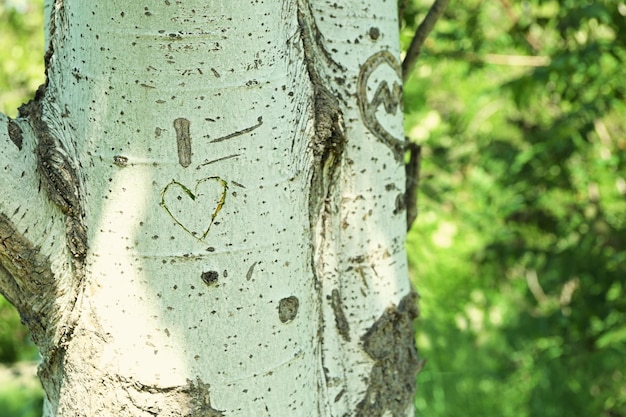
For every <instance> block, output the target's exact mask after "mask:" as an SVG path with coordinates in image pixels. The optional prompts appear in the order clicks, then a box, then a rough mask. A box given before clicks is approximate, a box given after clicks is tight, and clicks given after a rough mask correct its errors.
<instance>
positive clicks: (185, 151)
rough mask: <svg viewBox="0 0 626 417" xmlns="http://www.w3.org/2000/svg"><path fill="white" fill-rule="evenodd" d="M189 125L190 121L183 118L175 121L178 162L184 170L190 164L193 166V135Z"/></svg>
mask: <svg viewBox="0 0 626 417" xmlns="http://www.w3.org/2000/svg"><path fill="white" fill-rule="evenodd" d="M189 125H190V123H189V120H187V119H184V118H182V117H179V118H178V119H176V120H174V130H176V146H177V148H178V162H179V163H180V165H181V166H182V167H183V168H187V167H188V166H189V164H191V135H190V133H189Z"/></svg>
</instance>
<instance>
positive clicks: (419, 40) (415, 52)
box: [402, 0, 450, 81]
mask: <svg viewBox="0 0 626 417" xmlns="http://www.w3.org/2000/svg"><path fill="white" fill-rule="evenodd" d="M448 3H450V0H435V3H433V5H432V7H431V8H430V10H429V11H428V13H427V14H426V17H425V18H424V20H423V21H422V23H420V25H419V26H418V27H417V30H416V31H415V36H414V37H413V40H412V41H411V45H410V46H409V49H408V51H407V52H406V57H405V58H404V61H402V80H403V81H406V80H407V78H409V75H410V74H411V71H412V70H413V67H414V66H415V62H416V61H417V58H418V57H419V55H420V53H421V52H422V45H423V44H424V41H425V40H426V38H427V37H428V35H429V34H430V32H431V31H432V30H433V27H434V26H435V23H437V20H439V18H440V17H441V15H442V14H443V12H444V10H446V7H447V6H448Z"/></svg>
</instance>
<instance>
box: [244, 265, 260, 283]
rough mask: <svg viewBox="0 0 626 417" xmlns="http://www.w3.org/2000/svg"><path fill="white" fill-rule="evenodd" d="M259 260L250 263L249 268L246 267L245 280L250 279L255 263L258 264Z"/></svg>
mask: <svg viewBox="0 0 626 417" xmlns="http://www.w3.org/2000/svg"><path fill="white" fill-rule="evenodd" d="M258 263H259V261H256V262H255V263H253V264H252V265H250V268H248V272H246V280H247V281H250V280H251V279H252V274H253V273H254V267H255V266H256V264H258Z"/></svg>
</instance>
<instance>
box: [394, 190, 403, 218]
mask: <svg viewBox="0 0 626 417" xmlns="http://www.w3.org/2000/svg"><path fill="white" fill-rule="evenodd" d="M404 197H405V196H404V194H403V193H400V194H398V195H397V196H396V207H395V208H394V209H393V214H399V213H402V212H403V211H404V210H405V209H406V201H405V198H404Z"/></svg>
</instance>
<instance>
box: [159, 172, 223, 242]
mask: <svg viewBox="0 0 626 417" xmlns="http://www.w3.org/2000/svg"><path fill="white" fill-rule="evenodd" d="M227 190H228V184H227V183H226V181H224V180H223V179H221V178H220V177H208V178H202V179H200V180H198V181H196V185H195V186H194V188H193V190H191V189H190V188H189V187H187V186H185V185H184V184H182V183H180V182H178V181H176V180H172V181H171V182H170V183H169V184H167V185H166V186H165V188H164V189H163V191H161V203H160V205H161V207H163V209H165V211H166V212H167V214H169V215H170V216H171V217H172V219H174V221H175V222H176V223H177V224H178V225H179V226H180V227H181V228H182V229H183V230H184V231H185V232H187V233H189V234H190V235H191V236H193V237H195V238H196V239H198V240H200V241H203V240H204V239H205V238H206V237H207V235H208V234H209V230H211V226H212V225H213V222H214V220H215V217H217V214H218V213H219V212H220V210H221V209H222V207H223V206H224V202H225V201H226V191H227Z"/></svg>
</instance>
